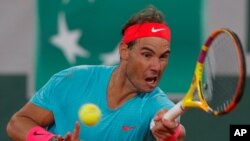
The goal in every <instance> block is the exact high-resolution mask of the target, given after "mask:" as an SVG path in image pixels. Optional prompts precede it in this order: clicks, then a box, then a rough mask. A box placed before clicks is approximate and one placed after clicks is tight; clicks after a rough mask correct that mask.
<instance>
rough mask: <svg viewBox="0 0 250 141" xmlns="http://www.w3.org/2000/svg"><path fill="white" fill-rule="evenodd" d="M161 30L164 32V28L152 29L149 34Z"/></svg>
mask: <svg viewBox="0 0 250 141" xmlns="http://www.w3.org/2000/svg"><path fill="white" fill-rule="evenodd" d="M162 30H165V28H157V29H155V28H154V27H153V28H152V29H151V32H153V33H155V32H159V31H162Z"/></svg>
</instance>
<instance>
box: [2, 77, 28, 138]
mask: <svg viewBox="0 0 250 141" xmlns="http://www.w3.org/2000/svg"><path fill="white" fill-rule="evenodd" d="M26 80H27V78H26V76H25V75H2V76H1V75H0V141H10V139H9V138H8V137H7V133H6V124H7V122H8V120H9V119H10V117H11V115H13V113H14V112H15V111H17V110H18V109H19V108H20V107H21V106H22V105H24V103H25V102H26V100H25V95H26V84H27V83H26V82H27V81H26Z"/></svg>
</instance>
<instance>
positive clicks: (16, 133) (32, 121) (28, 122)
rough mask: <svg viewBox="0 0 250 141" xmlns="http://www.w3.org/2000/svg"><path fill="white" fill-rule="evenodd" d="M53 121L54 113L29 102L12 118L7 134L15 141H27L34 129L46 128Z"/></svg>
mask: <svg viewBox="0 0 250 141" xmlns="http://www.w3.org/2000/svg"><path fill="white" fill-rule="evenodd" d="M53 121H54V118H53V114H52V112H50V111H48V110H46V109H43V108H40V107H38V106H36V105H34V104H32V103H30V102H28V103H27V104H26V105H24V106H23V107H22V108H21V109H20V110H19V111H17V112H16V113H15V114H14V115H13V116H12V117H11V119H10V121H9V123H8V125H7V133H8V135H9V137H10V138H11V139H13V140H18V141H25V139H26V134H27V133H28V131H29V130H30V129H31V128H32V127H34V126H41V127H46V126H48V125H50V124H52V123H53Z"/></svg>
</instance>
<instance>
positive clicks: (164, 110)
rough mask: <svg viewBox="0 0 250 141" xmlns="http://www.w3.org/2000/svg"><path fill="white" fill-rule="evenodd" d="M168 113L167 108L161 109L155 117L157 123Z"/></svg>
mask: <svg viewBox="0 0 250 141" xmlns="http://www.w3.org/2000/svg"><path fill="white" fill-rule="evenodd" d="M166 112H167V109H166V108H163V109H161V110H160V111H159V112H158V113H157V114H156V116H155V117H154V120H155V121H158V120H161V119H162V118H163V115H164V114H165V113H166Z"/></svg>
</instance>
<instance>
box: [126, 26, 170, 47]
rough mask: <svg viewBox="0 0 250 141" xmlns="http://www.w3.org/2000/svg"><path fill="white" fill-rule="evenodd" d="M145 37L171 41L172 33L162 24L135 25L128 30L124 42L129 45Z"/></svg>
mask: <svg viewBox="0 0 250 141" xmlns="http://www.w3.org/2000/svg"><path fill="white" fill-rule="evenodd" d="M143 37H161V38H163V39H166V40H168V41H170V38H171V33H170V29H169V27H168V26H167V25H165V24H161V23H143V24H135V25H132V26H130V27H129V28H127V29H126V31H125V34H124V36H123V39H122V40H123V42H124V43H126V44H127V43H129V42H131V41H134V40H136V39H138V38H143Z"/></svg>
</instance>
